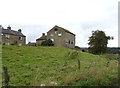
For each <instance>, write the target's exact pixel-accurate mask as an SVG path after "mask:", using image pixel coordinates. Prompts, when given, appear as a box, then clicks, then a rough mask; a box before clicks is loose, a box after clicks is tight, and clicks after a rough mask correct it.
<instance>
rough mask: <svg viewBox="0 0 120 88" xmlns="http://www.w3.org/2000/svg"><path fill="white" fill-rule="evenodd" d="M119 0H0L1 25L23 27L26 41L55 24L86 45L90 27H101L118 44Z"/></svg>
mask: <svg viewBox="0 0 120 88" xmlns="http://www.w3.org/2000/svg"><path fill="white" fill-rule="evenodd" d="M118 2H119V0H0V11H1V13H0V25H2V26H3V27H4V28H7V26H8V25H10V26H11V27H12V30H18V29H22V33H23V34H24V35H26V38H27V43H28V42H35V41H36V39H37V38H39V37H40V36H41V35H42V33H46V32H47V31H49V30H50V29H51V28H52V27H54V26H55V25H58V26H60V27H63V28H65V29H67V30H69V31H71V32H73V33H74V34H76V46H79V47H88V44H87V43H88V39H89V37H90V36H91V35H92V31H95V30H102V31H104V32H105V33H106V35H107V36H113V37H114V40H110V41H109V42H108V47H117V46H118Z"/></svg>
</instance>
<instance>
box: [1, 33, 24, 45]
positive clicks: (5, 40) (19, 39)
mask: <svg viewBox="0 0 120 88" xmlns="http://www.w3.org/2000/svg"><path fill="white" fill-rule="evenodd" d="M2 44H5V45H19V46H21V45H25V44H26V37H23V36H16V35H10V34H2Z"/></svg>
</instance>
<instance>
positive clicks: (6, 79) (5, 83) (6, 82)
mask: <svg viewBox="0 0 120 88" xmlns="http://www.w3.org/2000/svg"><path fill="white" fill-rule="evenodd" d="M3 74H4V78H5V80H4V86H5V88H7V87H8V84H9V75H8V69H7V67H3Z"/></svg>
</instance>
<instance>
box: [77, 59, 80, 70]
mask: <svg viewBox="0 0 120 88" xmlns="http://www.w3.org/2000/svg"><path fill="white" fill-rule="evenodd" d="M77 61H78V69H79V70H80V60H79V59H77Z"/></svg>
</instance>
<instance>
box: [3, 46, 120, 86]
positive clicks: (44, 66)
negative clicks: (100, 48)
mask: <svg viewBox="0 0 120 88" xmlns="http://www.w3.org/2000/svg"><path fill="white" fill-rule="evenodd" d="M2 47H3V58H2V60H3V64H2V65H3V66H7V67H8V72H9V75H10V82H9V84H10V86H42V85H46V86H65V85H71V86H77V85H79V86H85V85H89V86H91V85H105V86H109V85H118V82H117V80H118V61H117V60H109V65H108V66H106V64H107V62H108V60H107V59H105V57H103V56H98V55H93V54H89V53H85V52H79V51H75V50H71V49H66V48H59V47H32V46H20V47H18V46H2ZM77 59H79V60H80V70H79V69H78V62H77ZM3 80H4V79H3Z"/></svg>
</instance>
